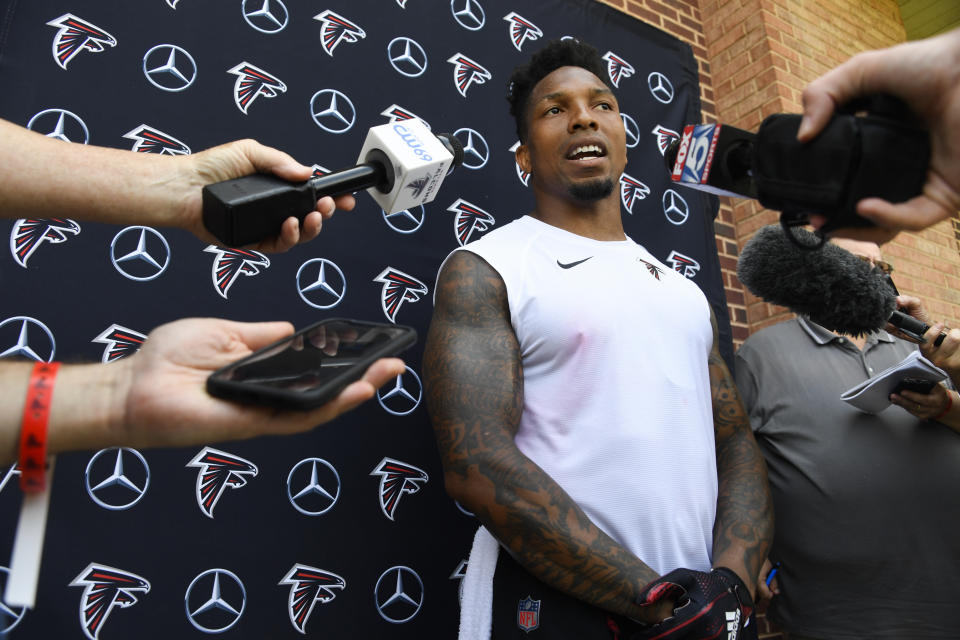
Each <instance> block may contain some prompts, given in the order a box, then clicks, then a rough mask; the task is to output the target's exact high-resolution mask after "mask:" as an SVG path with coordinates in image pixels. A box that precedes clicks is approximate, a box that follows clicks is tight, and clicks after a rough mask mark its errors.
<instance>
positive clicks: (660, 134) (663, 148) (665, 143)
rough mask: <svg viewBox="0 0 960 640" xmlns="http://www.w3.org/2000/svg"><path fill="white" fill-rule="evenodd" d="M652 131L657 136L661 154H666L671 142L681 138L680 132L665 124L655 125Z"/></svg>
mask: <svg viewBox="0 0 960 640" xmlns="http://www.w3.org/2000/svg"><path fill="white" fill-rule="evenodd" d="M651 133H652V134H653V135H655V136H657V148H658V149H660V155H666V153H667V147H669V146H670V143H671V142H673V141H674V140H679V139H680V134H679V133H677V132H676V131H674V130H673V129H667V128H666V127H665V126H663V125H660V124H658V125H657V126H655V127H654V128H653V131H651Z"/></svg>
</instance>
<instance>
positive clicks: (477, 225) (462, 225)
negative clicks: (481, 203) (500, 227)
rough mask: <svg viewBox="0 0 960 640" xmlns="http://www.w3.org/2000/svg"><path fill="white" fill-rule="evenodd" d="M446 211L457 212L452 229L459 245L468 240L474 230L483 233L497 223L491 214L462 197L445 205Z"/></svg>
mask: <svg viewBox="0 0 960 640" xmlns="http://www.w3.org/2000/svg"><path fill="white" fill-rule="evenodd" d="M447 211H452V212H453V213H455V214H457V215H456V218H455V220H454V229H455V233H456V236H457V242H459V243H460V246H461V247H462V246H463V245H465V244H467V243H468V242H470V236H472V235H473V232H474V231H476V232H477V233H483V232H484V231H486V230H487V229H489V228H490V227H492V226H493V225H495V224H496V223H497V221H496V220H494V219H493V216H492V215H490V214H489V213H487V212H486V211H484V210H483V209H481V208H480V207H478V206H477V205H475V204H471V203H470V202H467V201H466V200H464V199H463V198H459V199H457V201H456V202H454V203H453V204H452V205H450V206H449V207H447Z"/></svg>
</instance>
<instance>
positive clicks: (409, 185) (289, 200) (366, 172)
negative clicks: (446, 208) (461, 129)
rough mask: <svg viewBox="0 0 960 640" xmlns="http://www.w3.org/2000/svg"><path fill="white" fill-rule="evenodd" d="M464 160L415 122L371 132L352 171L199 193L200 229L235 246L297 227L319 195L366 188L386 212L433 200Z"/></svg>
mask: <svg viewBox="0 0 960 640" xmlns="http://www.w3.org/2000/svg"><path fill="white" fill-rule="evenodd" d="M462 162H463V145H462V144H460V141H459V140H457V139H456V138H455V137H454V136H453V135H451V134H448V133H438V134H433V133H432V132H431V131H430V130H429V129H428V128H427V126H426V125H425V124H423V122H421V121H420V120H418V119H416V118H412V119H409V120H401V121H399V122H392V123H388V124H384V125H380V126H378V127H373V128H371V129H370V131H369V132H368V133H367V139H366V141H364V143H363V147H362V148H361V150H360V156H359V158H358V159H357V166H355V167H350V168H348V169H342V170H340V171H335V172H333V173H330V174H327V175H324V176H316V177H314V178H311V179H310V180H307V181H306V182H300V183H291V182H287V181H285V180H281V179H280V178H277V177H276V176H273V175H268V174H254V175H250V176H244V177H242V178H236V179H234V180H226V181H224V182H218V183H216V184H211V185H207V186H205V187H204V188H203V224H204V226H205V227H206V228H207V230H208V231H209V232H210V233H212V234H213V235H214V236H215V237H216V238H217V239H218V240H220V242H222V243H224V244H225V245H227V246H229V247H240V246H243V245H246V244H251V243H253V242H258V241H260V240H263V239H264V238H268V237H270V236H273V235H276V234H277V233H278V232H279V230H280V226H281V225H282V224H283V221H284V220H286V219H287V218H289V217H290V216H296V217H297V218H298V219H299V220H300V222H301V223H302V222H303V219H304V217H305V216H306V215H307V214H308V213H310V212H311V211H313V210H314V209H316V206H317V200H318V199H320V198H321V197H323V196H338V195H341V194H344V193H352V192H354V191H359V190H361V189H366V190H367V193H369V194H370V195H371V196H372V197H373V199H374V200H376V202H377V204H379V205H380V207H381V208H382V209H383V210H384V211H386V212H387V213H396V212H397V211H402V210H404V209H410V208H412V207H415V206H417V205H420V204H424V203H427V202H430V201H432V200H433V199H434V197H436V195H437V189H438V188H439V187H440V183H441V182H442V181H443V178H444V177H445V176H446V174H447V172H448V170H449V169H450V166H451V165H453V166H460V164H461V163H462Z"/></svg>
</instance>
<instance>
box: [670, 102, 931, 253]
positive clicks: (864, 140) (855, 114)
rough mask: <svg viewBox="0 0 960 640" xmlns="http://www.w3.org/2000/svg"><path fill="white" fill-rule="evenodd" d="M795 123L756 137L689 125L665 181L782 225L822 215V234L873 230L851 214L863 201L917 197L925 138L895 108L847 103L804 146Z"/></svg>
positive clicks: (767, 127)
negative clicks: (773, 214) (737, 201)
mask: <svg viewBox="0 0 960 640" xmlns="http://www.w3.org/2000/svg"><path fill="white" fill-rule="evenodd" d="M800 120H801V116H800V115H797V114H774V115H771V116H768V117H767V118H766V119H765V120H764V121H763V123H762V124H761V125H760V128H759V129H758V130H757V133H756V134H754V133H750V132H749V131H744V130H742V129H737V128H735V127H731V126H729V125H722V124H701V125H688V126H686V127H685V128H684V131H683V136H682V137H681V138H680V139H679V140H676V141H674V142H673V143H671V146H670V147H668V149H667V151H666V153H665V154H664V158H665V160H666V162H667V168H668V170H669V171H670V172H671V178H672V179H673V181H674V182H676V183H677V184H681V185H684V186H687V187H692V188H694V189H699V190H701V191H707V192H709V193H713V194H717V195H727V196H735V197H746V198H754V199H757V200H759V201H760V204H762V205H763V206H764V207H766V208H768V209H776V210H778V211H782V212H783V214H782V215H781V222H783V224H785V225H788V226H800V225H805V224H807V223H808V222H809V214H810V213H819V214H822V215H824V216H826V217H827V218H828V221H827V223H826V224H825V225H824V227H823V228H822V232H824V233H825V232H828V231H830V230H832V229H836V228H839V227H852V226H870V225H872V223H871V222H870V221H868V220H867V219H866V218H861V217H860V216H859V215H857V213H856V205H857V202H859V201H860V200H861V199H863V198H866V197H878V198H883V199H884V200H887V201H889V202H903V201H905V200H909V199H910V198H913V197H914V196H917V195H919V194H920V193H921V190H922V188H923V183H924V181H925V180H926V174H927V166H928V164H929V161H930V136H929V133H928V131H927V130H926V129H925V128H923V127H921V126H920V125H918V124H917V123H916V120H915V119H914V117H913V116H912V114H911V113H910V111H909V109H908V108H907V107H906V105H904V104H903V103H902V102H901V101H899V100H897V99H896V98H893V97H890V96H871V97H870V98H867V99H864V100H861V101H858V102H856V103H852V104H850V105H848V106H847V107H845V109H844V111H841V112H838V113H836V114H834V116H833V118H832V119H831V120H830V122H829V123H828V124H827V126H826V128H825V129H824V130H823V131H821V132H820V134H819V135H817V137H816V138H814V139H813V140H811V141H809V142H805V143H800V142H797V130H798V129H799V127H800ZM814 240H816V239H814ZM815 244H816V243H815Z"/></svg>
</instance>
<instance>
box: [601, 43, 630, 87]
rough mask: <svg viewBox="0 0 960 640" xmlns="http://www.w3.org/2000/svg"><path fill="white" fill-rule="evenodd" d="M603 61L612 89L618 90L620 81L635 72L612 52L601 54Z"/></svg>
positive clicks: (627, 63)
mask: <svg viewBox="0 0 960 640" xmlns="http://www.w3.org/2000/svg"><path fill="white" fill-rule="evenodd" d="M603 59H604V60H606V61H607V73H608V74H610V82H612V83H613V86H614V87H617V88H620V81H621V80H623V79H624V78H629V77H630V76H632V75H633V74H634V73H635V71H636V70H635V69H634V68H633V65H631V64H630V63H629V62H627V61H626V60H624V59H623V58H621V57H620V56H618V55H617V54H615V53H614V52H612V51H607V52H606V53H605V54H603Z"/></svg>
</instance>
